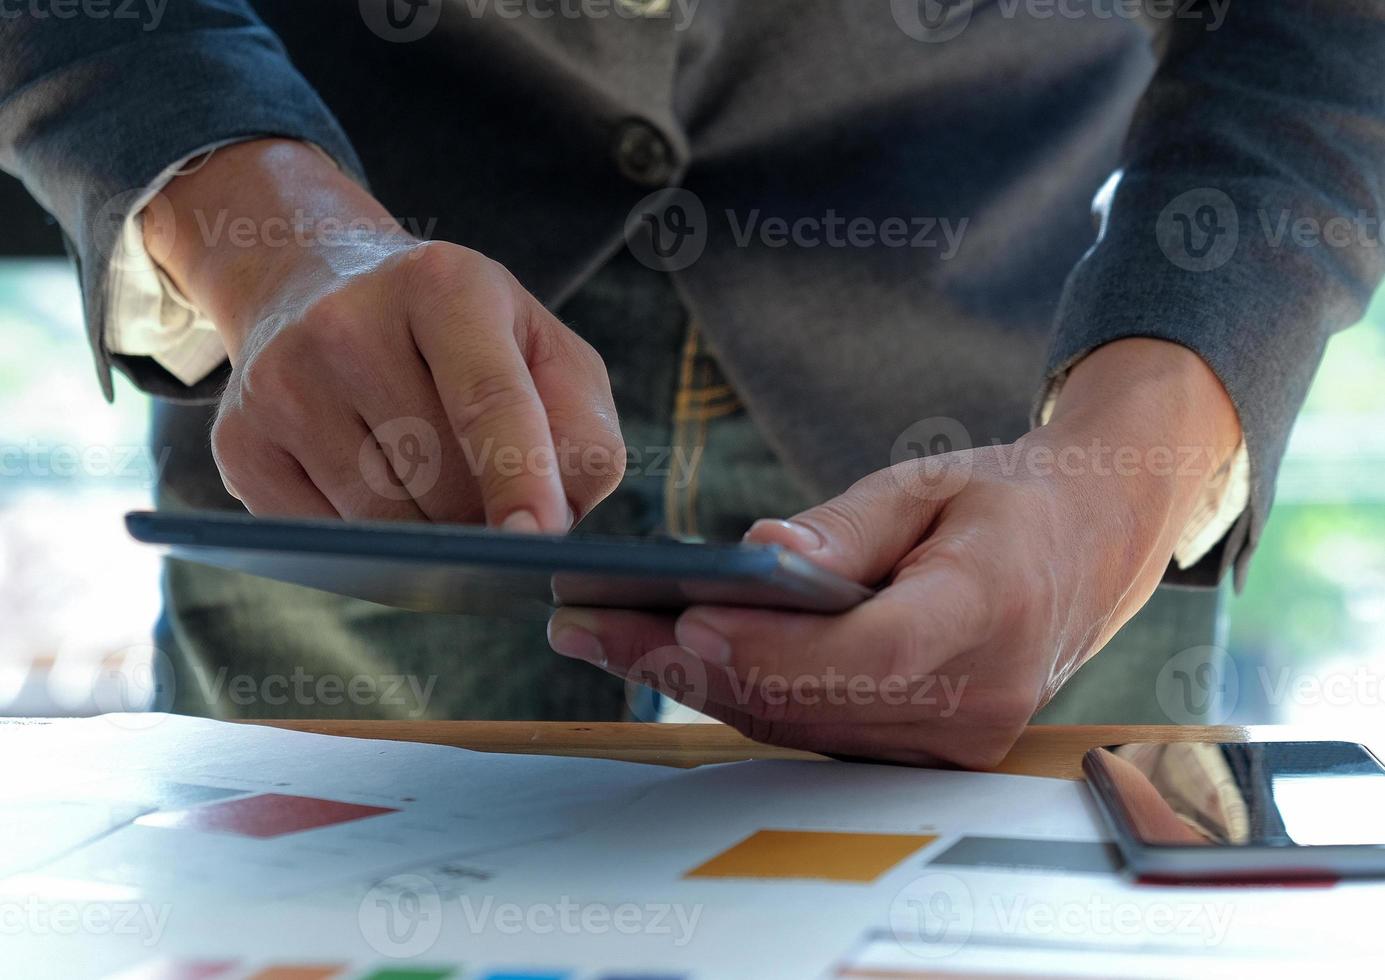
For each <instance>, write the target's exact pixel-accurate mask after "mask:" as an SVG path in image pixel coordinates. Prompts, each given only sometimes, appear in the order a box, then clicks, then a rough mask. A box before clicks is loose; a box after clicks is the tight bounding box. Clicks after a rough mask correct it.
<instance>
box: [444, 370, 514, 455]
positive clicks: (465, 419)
mask: <svg viewBox="0 0 1385 980" xmlns="http://www.w3.org/2000/svg"><path fill="white" fill-rule="evenodd" d="M531 401H532V399H531V397H530V394H529V391H528V390H527V388H526V386H525V385H524V384H522V383H521V382H520V380H519V379H518V378H516V377H514V376H513V375H510V374H502V373H498V372H497V373H494V374H487V375H482V376H480V377H478V378H476V379H475V380H473V381H471V382H470V383H469V384H468V385H467V386H466V387H465V388H464V389H463V390H462V391H460V392H459V393H458V395H457V398H456V401H455V403H454V404H453V406H452V409H451V412H450V415H451V419H450V421H451V422H452V425H453V427H454V428H455V429H456V431H457V432H458V433H459V434H464V433H468V432H470V431H471V430H472V429H474V428H475V427H476V426H477V425H478V424H479V423H480V422H482V421H495V420H504V419H508V418H513V417H514V416H516V415H519V414H521V413H522V412H523V411H524V410H525V409H526V408H528V406H529V404H530V402H531ZM496 448H504V447H496ZM518 448H519V449H521V450H526V449H528V448H529V447H527V446H520V447H518Z"/></svg>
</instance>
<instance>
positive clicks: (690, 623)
mask: <svg viewBox="0 0 1385 980" xmlns="http://www.w3.org/2000/svg"><path fill="white" fill-rule="evenodd" d="M673 635H674V637H675V638H677V640H678V645H679V646H680V647H687V648H688V649H689V650H691V651H692V652H693V653H695V654H697V655H698V657H700V658H701V659H703V660H705V661H707V662H708V663H712V664H721V665H723V666H724V665H726V664H729V663H730V662H731V644H730V643H727V642H726V637H724V636H722V635H721V634H720V633H718V632H717V631H716V630H714V629H712V628H711V627H710V626H708V625H707V624H706V623H702V622H699V621H698V620H696V619H680V620H678V622H677V624H676V625H675V626H674V628H673Z"/></svg>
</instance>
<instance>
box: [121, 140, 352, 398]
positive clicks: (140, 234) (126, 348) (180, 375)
mask: <svg viewBox="0 0 1385 980" xmlns="http://www.w3.org/2000/svg"><path fill="white" fill-rule="evenodd" d="M261 138H263V137H256V136H251V137H239V138H236V139H229V140H221V141H220V142H216V143H211V144H209V145H207V146H204V147H202V148H201V149H199V150H198V151H197V152H196V153H191V154H189V155H188V156H186V157H184V158H183V159H182V160H179V161H178V162H177V163H175V164H173V165H172V166H170V167H167V168H165V169H164V170H163V172H161V173H160V174H159V175H158V176H157V177H155V178H154V180H153V181H151V182H150V184H149V186H147V187H146V188H145V189H144V191H143V192H142V193H141V194H140V195H139V196H138V197H137V198H135V202H134V206H133V207H132V208H131V210H130V213H129V217H127V218H126V219H125V223H124V225H123V226H122V227H121V231H120V240H119V241H118V242H117V244H116V248H115V252H114V255H112V257H111V261H110V277H109V283H110V286H109V293H108V296H107V299H108V305H107V309H108V310H109V313H108V314H107V317H106V347H107V349H108V350H109V351H110V352H111V353H112V354H125V355H130V356H137V357H149V358H152V359H153V360H154V362H155V363H157V364H158V365H159V366H160V367H162V368H163V369H164V370H166V371H167V372H168V373H169V374H171V375H173V376H174V377H175V378H177V379H178V380H179V381H180V382H182V383H183V384H185V385H187V386H188V387H192V386H193V385H195V384H197V383H198V382H199V381H202V380H203V379H205V378H206V377H208V376H209V375H210V374H211V373H212V372H213V371H215V370H216V369H217V368H219V367H220V366H221V365H222V364H223V363H224V362H225V360H226V347H225V346H224V345H223V344H222V343H221V336H220V334H218V333H217V332H216V326H215V325H214V324H213V323H212V321H211V320H210V319H208V318H207V316H206V314H204V313H203V312H202V311H201V310H199V309H198V308H197V306H196V305H195V304H194V303H193V302H192V301H191V300H189V299H188V298H187V297H186V296H184V295H183V294H182V292H181V291H179V289H178V287H177V286H175V285H174V284H173V281H172V280H171V279H169V278H168V274H167V273H165V272H164V270H163V269H162V268H160V267H159V264H158V263H157V262H155V261H154V259H153V257H152V256H151V255H150V254H149V250H148V249H146V248H145V247H144V209H145V208H146V207H148V206H149V203H150V202H151V201H153V200H154V199H155V198H156V197H158V196H159V194H160V193H162V192H163V189H164V188H165V187H167V186H168V185H169V183H171V182H172V181H173V179H174V178H175V177H181V176H183V175H185V174H189V173H195V172H196V171H197V169H198V168H199V167H201V166H202V165H203V164H204V163H206V161H207V159H208V158H209V156H210V155H211V154H212V153H213V152H214V151H216V150H219V149H221V148H222V147H225V146H230V145H231V144H233V143H245V142H249V141H251V140H254V139H261ZM308 145H309V146H312V147H313V149H315V150H317V151H318V152H319V153H321V154H322V155H323V156H324V157H327V159H329V160H330V159H332V158H331V156H330V155H329V154H328V153H326V152H325V151H324V150H322V149H321V148H320V147H318V146H316V145H315V144H312V143H309V144H308Z"/></svg>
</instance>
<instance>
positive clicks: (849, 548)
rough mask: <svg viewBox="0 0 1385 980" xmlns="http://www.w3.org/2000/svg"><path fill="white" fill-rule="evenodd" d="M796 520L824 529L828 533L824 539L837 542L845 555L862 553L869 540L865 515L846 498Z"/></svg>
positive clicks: (827, 504) (837, 499)
mask: <svg viewBox="0 0 1385 980" xmlns="http://www.w3.org/2000/svg"><path fill="white" fill-rule="evenodd" d="M849 493H850V491H848V495H849ZM794 520H795V522H796V523H800V524H807V525H810V526H816V527H818V528H819V529H822V530H823V531H825V532H826V533H825V534H824V537H826V538H827V539H828V540H832V541H835V542H837V547H838V548H839V549H840V550H841V551H842V552H843V553H845V554H859V553H862V552H863V551H864V550H865V548H866V544H867V541H868V540H869V533H868V530H867V528H866V524H865V517H864V514H862V512H861V511H860V510H859V509H858V508H856V507H853V506H851V505H850V504H848V503H847V502H846V497H837V498H835V499H832V500H829V501H827V502H826V503H824V504H821V505H819V506H817V507H815V508H813V509H812V510H811V511H808V512H807V513H805V514H802V515H800V516H799V517H797V518H795V519H794Z"/></svg>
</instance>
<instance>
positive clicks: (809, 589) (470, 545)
mask: <svg viewBox="0 0 1385 980" xmlns="http://www.w3.org/2000/svg"><path fill="white" fill-rule="evenodd" d="M125 525H126V527H127V529H128V530H129V532H130V534H131V535H132V536H133V537H134V538H135V539H136V540H137V541H142V542H145V543H147V544H156V545H164V546H166V547H167V548H168V549H169V553H170V554H171V555H172V556H173V557H175V558H180V559H184V560H187V561H193V562H199V563H201V564H204V565H212V566H215V567H218V568H225V569H231V570H233V571H239V572H247V573H249V574H251V575H258V576H261V577H263V578H270V579H275V580H277V581H280V582H289V583H292V584H295V585H303V586H307V587H309V588H314V589H320V590H323V591H327V592H335V593H338V594H340V595H347V596H353V597H355V598H358V599H367V600H370V601H372V602H377V603H381V604H383V605H388V606H397V607H400V608H403V609H411V610H415V611H418V612H442V613H467V614H474V615H485V616H504V617H508V618H518V619H539V620H543V619H547V618H548V616H549V615H550V614H551V613H552V611H553V609H554V608H555V607H556V606H559V605H573V606H607V607H613V608H626V609H668V610H676V609H681V608H685V607H687V606H690V605H704V604H707V605H736V606H758V607H766V608H775V609H787V610H798V611H803V612H819V613H837V612H844V611H845V610H847V609H850V608H851V607H853V606H855V605H857V604H858V603H860V602H863V601H864V600H866V599H868V598H870V596H871V595H872V594H873V593H872V591H871V590H870V589H868V588H866V587H864V586H862V585H858V584H857V583H855V582H851V581H848V580H847V579H844V578H842V577H840V576H838V575H835V574H833V573H832V572H829V571H826V570H825V569H822V568H819V567H818V566H817V565H814V564H813V563H812V562H810V561H808V560H807V559H805V558H803V557H802V556H800V555H796V554H794V553H793V552H791V551H788V550H786V549H784V548H781V547H779V546H777V545H755V544H701V543H691V542H682V541H674V540H669V539H643V538H614V537H597V536H582V535H569V536H567V537H545V536H538V535H527V534H506V533H503V532H500V531H492V530H488V529H486V528H477V527H462V526H458V525H444V524H385V523H359V524H355V523H352V524H348V523H344V522H342V521H299V520H277V519H264V518H256V517H249V516H246V515H243V514H223V513H180V514H164V513H148V512H137V513H132V514H127V515H126V516H125Z"/></svg>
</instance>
